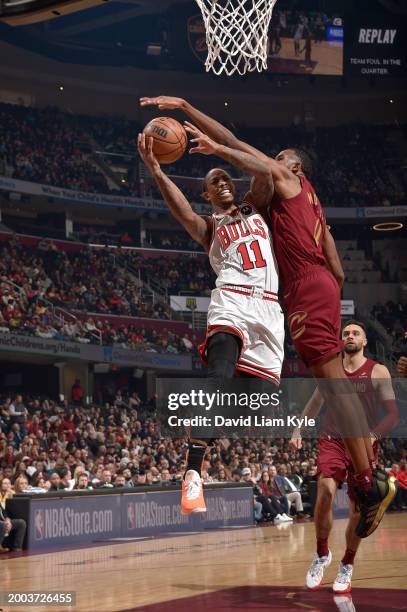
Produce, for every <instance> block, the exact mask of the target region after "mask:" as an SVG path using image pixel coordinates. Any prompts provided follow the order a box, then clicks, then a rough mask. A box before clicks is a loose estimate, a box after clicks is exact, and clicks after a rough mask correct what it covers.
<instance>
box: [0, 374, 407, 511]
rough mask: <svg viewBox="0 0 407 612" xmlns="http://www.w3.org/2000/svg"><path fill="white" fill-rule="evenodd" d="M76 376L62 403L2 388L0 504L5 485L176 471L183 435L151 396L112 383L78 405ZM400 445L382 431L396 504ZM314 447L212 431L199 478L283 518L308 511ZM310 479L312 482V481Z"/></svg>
mask: <svg viewBox="0 0 407 612" xmlns="http://www.w3.org/2000/svg"><path fill="white" fill-rule="evenodd" d="M80 390H81V387H80V381H76V383H75V385H74V386H73V388H72V398H71V400H70V401H68V400H64V401H63V402H56V401H54V400H51V399H49V398H46V397H23V396H22V395H21V394H16V395H14V396H8V397H7V396H3V397H2V399H1V400H0V503H4V502H5V500H6V499H7V498H8V497H10V496H12V495H13V494H14V493H21V492H24V491H25V492H32V493H41V492H47V491H55V490H68V491H70V490H76V489H91V488H100V487H102V488H111V487H138V486H148V485H152V484H168V485H170V484H172V483H176V482H179V481H180V480H181V479H182V476H183V472H184V470H185V465H186V460H185V459H186V449H187V443H186V439H184V438H180V439H171V438H170V437H166V436H162V435H161V434H160V431H159V425H158V422H157V421H156V419H155V416H154V411H155V399H154V398H151V399H150V400H149V401H146V400H142V399H141V398H140V396H139V395H138V393H137V392H130V393H129V394H127V393H125V392H123V393H122V392H121V391H120V390H119V391H116V392H114V394H113V395H112V396H111V397H110V401H107V402H104V403H100V404H91V405H86V406H85V405H83V403H82V402H83V396H84V394H83V393H82V394H81V393H80ZM406 458H407V444H406V442H405V441H403V440H390V439H384V440H382V441H381V443H380V454H379V466H381V467H382V468H384V469H388V470H391V471H392V472H393V473H394V474H395V476H396V478H397V479H398V480H399V483H400V490H401V493H400V495H399V496H398V498H397V500H396V501H397V504H396V506H395V507H396V508H397V509H405V507H406V503H407V472H406ZM316 460H317V446H316V441H315V440H308V439H307V440H303V446H302V448H301V449H300V450H293V449H292V448H291V447H290V445H289V442H288V440H286V439H280V438H279V439H250V438H242V439H218V440H216V441H215V442H214V444H213V446H212V447H211V449H210V451H209V452H208V454H207V455H206V458H205V461H204V463H203V470H202V476H203V479H204V481H205V482H207V483H209V482H225V481H246V482H250V483H251V484H252V485H253V489H254V508H255V516H256V519H257V520H259V521H263V520H274V521H287V522H288V521H290V520H292V517H291V516H290V512H291V513H294V514H295V515H297V516H299V517H303V516H306V514H308V513H312V509H313V505H314V502H315V479H316V474H317V468H316ZM312 483H314V484H312Z"/></svg>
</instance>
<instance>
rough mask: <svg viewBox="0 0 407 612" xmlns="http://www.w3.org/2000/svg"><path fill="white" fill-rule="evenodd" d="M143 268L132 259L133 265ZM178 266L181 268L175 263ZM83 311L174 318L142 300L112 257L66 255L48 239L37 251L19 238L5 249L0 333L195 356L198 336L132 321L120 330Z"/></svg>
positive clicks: (1, 252)
mask: <svg viewBox="0 0 407 612" xmlns="http://www.w3.org/2000/svg"><path fill="white" fill-rule="evenodd" d="M137 261H138V259H137V258H132V259H131V262H132V265H136V263H137ZM140 261H141V262H142V261H143V260H140ZM146 262H147V263H146V264H145V267H144V268H143V270H144V272H145V274H147V273H148V271H149V270H150V268H151V266H152V264H151V262H149V260H146ZM140 265H141V263H140ZM162 265H164V264H162ZM172 266H173V268H172V269H175V268H176V265H175V264H172ZM150 271H151V270H150ZM181 271H182V269H181ZM166 272H168V274H169V275H170V277H171V273H170V272H171V269H170V268H168V267H167V269H166ZM174 278H175V277H174ZM177 278H178V277H177ZM171 287H172V288H173V287H174V284H172V285H171ZM55 307H57V308H55ZM58 307H61V308H60V309H59V310H58ZM81 311H85V312H93V313H100V314H102V315H103V314H105V315H110V314H117V315H123V316H128V317H137V318H156V319H169V317H170V311H169V307H168V306H167V305H165V304H162V303H161V302H157V303H155V304H154V303H153V302H152V301H151V300H150V301H147V300H145V299H144V297H143V294H142V293H141V292H140V288H139V287H138V286H136V284H135V280H134V278H133V277H129V276H128V274H127V273H125V272H124V270H123V269H122V268H120V266H118V265H117V262H116V261H115V260H114V259H112V257H111V254H110V253H109V252H107V251H101V250H92V249H84V250H83V251H79V252H75V253H70V254H68V253H66V252H65V251H62V250H60V249H58V248H57V247H56V245H55V244H54V243H53V242H52V241H49V240H46V241H45V240H44V241H40V242H39V243H38V244H37V245H36V246H35V247H32V246H31V247H28V246H25V245H23V244H22V243H21V242H20V241H19V240H17V239H16V238H12V239H11V240H10V241H9V242H8V243H3V246H2V248H1V249H0V331H2V332H10V331H15V332H19V333H27V334H31V335H35V336H38V337H40V338H50V339H56V340H77V341H79V342H83V343H90V342H92V343H101V342H102V343H103V344H104V345H113V344H114V345H118V346H121V347H123V348H130V349H132V350H139V351H149V352H166V353H188V352H189V353H191V352H194V351H195V346H196V344H198V340H197V338H196V337H195V336H194V335H192V334H191V336H190V335H188V334H179V333H176V332H174V331H171V329H168V328H164V329H149V328H146V327H143V326H142V325H140V323H137V322H136V321H133V320H132V318H129V319H126V321H127V320H128V323H123V322H120V323H117V324H115V323H113V322H112V321H114V319H111V320H110V322H109V321H108V320H106V319H103V318H99V317H98V316H93V317H92V316H84V317H82V318H81V317H79V314H80V313H81ZM72 312H76V314H78V316H77V317H75V316H74V315H72ZM67 315H71V316H67Z"/></svg>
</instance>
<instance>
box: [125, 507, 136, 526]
mask: <svg viewBox="0 0 407 612" xmlns="http://www.w3.org/2000/svg"><path fill="white" fill-rule="evenodd" d="M135 528H136V508H135V504H133V503H132V502H130V503H128V504H127V529H135Z"/></svg>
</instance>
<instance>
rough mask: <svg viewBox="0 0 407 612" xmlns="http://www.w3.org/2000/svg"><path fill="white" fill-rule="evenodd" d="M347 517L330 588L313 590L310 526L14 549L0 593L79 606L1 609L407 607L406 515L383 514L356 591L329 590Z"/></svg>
mask: <svg viewBox="0 0 407 612" xmlns="http://www.w3.org/2000/svg"><path fill="white" fill-rule="evenodd" d="M345 525H346V519H341V520H337V521H335V526H334V531H333V534H332V537H331V540H330V546H331V550H332V553H333V562H332V565H331V566H330V567H329V568H328V570H327V571H326V575H325V580H324V584H323V587H322V588H321V589H320V590H318V591H314V592H312V591H307V590H306V589H305V588H304V578H305V574H306V571H307V569H308V565H309V563H310V560H311V558H312V556H313V553H314V526H313V523H312V522H308V521H306V522H302V523H296V524H292V525H291V524H288V525H287V524H281V525H279V526H274V527H273V526H266V527H250V528H243V529H229V530H216V531H208V532H205V533H196V534H188V535H184V536H174V537H171V536H170V537H165V538H160V539H140V540H132V541H127V540H126V541H117V540H116V541H114V542H111V543H109V544H108V545H105V544H103V545H99V546H94V547H92V548H86V549H85V548H82V549H77V550H69V551H59V552H52V553H41V554H35V555H29V554H24V553H23V556H15V557H14V558H13V557H12V556H11V555H10V556H9V558H4V557H3V559H2V560H1V561H0V576H1V578H0V585H1V588H0V590H1V591H3V592H4V591H25V592H27V591H34V590H35V591H38V590H39V589H40V590H46V591H76V605H75V606H74V607H66V606H64V607H58V606H52V608H49V607H48V608H45V607H18V608H17V607H14V606H13V607H10V608H8V607H7V606H3V607H1V606H0V609H1V610H2V612H9V611H10V612H11V611H12V610H21V609H24V610H29V611H30V612H31V611H32V612H43V611H45V610H46V609H52V610H54V611H56V610H59V611H61V612H62V611H64V610H65V611H67V610H77V611H78V612H115V611H117V612H118V611H127V612H130V611H131V610H137V611H145V612H184V611H191V612H202V611H206V612H209V611H210V612H217V611H221V612H229V611H232V610H252V611H253V610H274V611H275V610H278V611H287V610H289V611H292V612H294V611H295V612H299V611H300V610H310V611H313V612H325V611H331V610H332V611H335V610H339V611H340V612H353V611H354V610H357V612H371V611H372V610H375V611H381V610H383V611H384V610H407V537H406V534H407V513H401V514H390V515H386V516H385V518H384V520H383V523H382V525H381V527H380V528H379V529H378V530H377V531H376V532H375V534H374V535H372V536H371V537H370V538H367V539H366V540H365V541H364V542H363V543H362V547H361V550H360V553H359V554H358V557H357V558H356V564H355V571H354V579H353V591H352V597H350V596H341V597H338V596H334V594H333V593H332V591H331V587H332V581H333V579H334V577H335V575H336V571H337V567H338V563H339V560H340V558H341V556H342V554H343V551H344V543H343V537H344V531H345Z"/></svg>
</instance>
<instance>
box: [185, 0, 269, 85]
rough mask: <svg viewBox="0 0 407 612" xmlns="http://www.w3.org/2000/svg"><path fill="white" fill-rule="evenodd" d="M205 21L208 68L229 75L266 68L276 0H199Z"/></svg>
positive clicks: (206, 63)
mask: <svg viewBox="0 0 407 612" xmlns="http://www.w3.org/2000/svg"><path fill="white" fill-rule="evenodd" d="M196 2H197V3H198V6H199V8H200V9H201V12H202V17H203V20H204V23H205V30H206V44H207V46H208V57H207V58H206V62H205V67H206V71H207V72H209V70H212V71H213V72H214V73H215V74H218V75H219V74H221V73H222V72H225V73H226V74H227V75H228V76H230V75H232V74H234V73H235V72H238V73H239V74H246V72H254V71H255V70H257V71H258V72H261V71H262V70H266V69H267V42H268V30H269V25H270V20H271V15H272V13H273V8H274V5H275V3H276V2H277V0H196Z"/></svg>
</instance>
